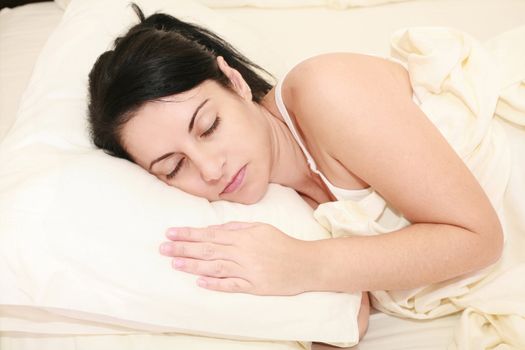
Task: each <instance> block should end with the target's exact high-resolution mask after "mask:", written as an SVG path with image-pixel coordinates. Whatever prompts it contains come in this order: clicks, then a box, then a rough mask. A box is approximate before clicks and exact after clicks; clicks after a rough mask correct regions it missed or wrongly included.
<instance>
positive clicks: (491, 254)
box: [480, 219, 504, 267]
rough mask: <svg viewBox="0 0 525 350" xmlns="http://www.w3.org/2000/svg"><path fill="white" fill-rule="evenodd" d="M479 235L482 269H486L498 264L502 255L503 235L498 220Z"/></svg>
mask: <svg viewBox="0 0 525 350" xmlns="http://www.w3.org/2000/svg"><path fill="white" fill-rule="evenodd" d="M480 235H482V236H483V262H484V264H483V265H484V266H483V267H487V266H490V265H493V264H495V263H496V262H498V261H499V259H500V258H501V256H502V254H503V245H504V234H503V228H502V227H501V223H500V222H499V220H497V219H496V223H495V224H494V225H491V227H490V228H489V229H487V228H486V229H485V230H484V231H483V233H482V234H480Z"/></svg>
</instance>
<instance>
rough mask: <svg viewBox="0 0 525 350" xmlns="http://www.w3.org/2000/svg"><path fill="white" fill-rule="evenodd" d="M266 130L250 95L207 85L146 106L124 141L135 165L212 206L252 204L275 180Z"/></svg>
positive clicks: (127, 128)
mask: <svg viewBox="0 0 525 350" xmlns="http://www.w3.org/2000/svg"><path fill="white" fill-rule="evenodd" d="M245 95H249V96H245ZM266 124H267V123H265V121H264V118H263V116H262V114H261V113H260V112H259V109H258V107H257V105H256V104H255V103H253V102H252V101H251V93H249V90H248V94H244V93H242V91H241V92H240V93H239V92H236V91H235V89H234V91H232V90H229V89H227V88H224V87H222V86H221V85H219V84H218V83H216V82H214V81H205V82H203V83H202V84H200V85H199V86H197V87H196V88H194V89H192V90H189V91H186V92H184V93H180V94H176V95H173V96H170V97H166V98H163V99H161V100H158V101H153V102H148V103H146V104H145V105H144V106H142V107H141V108H140V109H139V110H138V112H137V113H136V114H135V116H134V117H133V118H131V120H130V121H128V122H127V123H126V124H125V126H124V128H123V130H122V133H121V137H122V141H123V145H124V148H125V149H126V150H127V152H128V153H129V154H130V155H131V157H132V158H133V160H134V161H135V162H136V163H137V164H139V165H140V166H141V167H143V168H144V169H146V170H148V171H149V172H150V173H152V174H153V175H155V176H157V177H158V178H159V179H161V180H162V181H164V182H166V183H167V184H169V185H171V186H174V187H177V188H179V189H181V190H183V191H185V192H187V193H190V194H193V195H196V196H199V197H203V198H207V199H208V200H210V201H215V200H228V201H232V202H239V203H244V204H251V203H255V202H257V201H259V200H260V199H261V198H262V197H263V196H264V194H265V193H266V190H267V187H268V182H269V178H270V164H271V158H270V157H271V147H270V139H269V132H268V131H267V130H268V129H267V125H266Z"/></svg>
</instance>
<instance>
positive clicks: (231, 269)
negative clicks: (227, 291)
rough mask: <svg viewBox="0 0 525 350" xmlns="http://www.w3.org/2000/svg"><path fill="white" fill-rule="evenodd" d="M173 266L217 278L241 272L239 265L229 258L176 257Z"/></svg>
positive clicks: (236, 275) (195, 273)
mask: <svg viewBox="0 0 525 350" xmlns="http://www.w3.org/2000/svg"><path fill="white" fill-rule="evenodd" d="M171 266H172V267H173V268H174V269H176V270H179V271H184V272H187V273H191V274H194V275H200V276H208V277H217V278H224V277H238V276H239V272H240V267H239V265H238V264H236V263H234V262H233V261H228V260H213V261H203V260H197V259H188V258H174V259H173V260H172V264H171Z"/></svg>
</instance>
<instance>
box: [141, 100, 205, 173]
mask: <svg viewBox="0 0 525 350" xmlns="http://www.w3.org/2000/svg"><path fill="white" fill-rule="evenodd" d="M209 100H210V99H209V98H207V99H205V100H204V101H202V102H201V104H200V105H198V106H197V108H196V109H195V112H193V115H192V116H191V120H190V124H189V125H188V134H189V133H191V131H192V130H193V125H194V124H195V117H197V114H198V113H199V111H200V109H201V108H202V107H203V106H204V105H205V104H206V103H207V102H208V101H209ZM174 153H175V152H168V153H166V154H163V155H162V156H160V157H158V158H157V159H155V160H153V161H152V162H151V163H150V165H149V170H151V168H152V167H153V166H154V165H155V163H158V162H160V161H161V160H164V159H166V158H168V157H169V156H171V155H173V154H174Z"/></svg>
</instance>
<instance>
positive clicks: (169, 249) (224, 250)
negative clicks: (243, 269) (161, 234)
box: [159, 241, 233, 260]
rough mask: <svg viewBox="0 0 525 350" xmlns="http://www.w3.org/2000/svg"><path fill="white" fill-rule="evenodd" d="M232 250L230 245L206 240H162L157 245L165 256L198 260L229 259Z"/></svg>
mask: <svg viewBox="0 0 525 350" xmlns="http://www.w3.org/2000/svg"><path fill="white" fill-rule="evenodd" d="M232 250H233V248H232V246H228V245H221V244H214V243H208V242H205V243H200V242H182V241H176V242H164V243H162V244H161V245H160V247H159V252H160V253H161V254H162V255H165V256H171V257H182V258H194V259H200V260H216V259H226V260H229V259H230V258H231V257H232V256H233V252H232Z"/></svg>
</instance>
